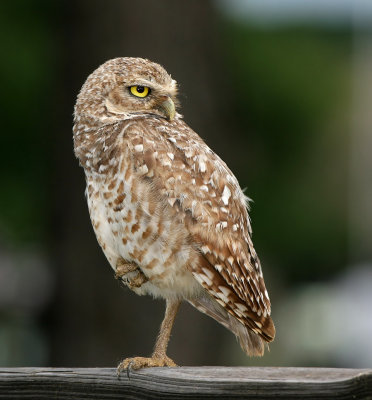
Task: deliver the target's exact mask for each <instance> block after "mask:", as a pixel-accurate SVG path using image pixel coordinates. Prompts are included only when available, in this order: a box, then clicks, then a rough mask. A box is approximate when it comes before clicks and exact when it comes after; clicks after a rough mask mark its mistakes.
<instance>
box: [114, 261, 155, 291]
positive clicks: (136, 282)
mask: <svg viewBox="0 0 372 400" xmlns="http://www.w3.org/2000/svg"><path fill="white" fill-rule="evenodd" d="M131 272H137V273H136V274H135V275H134V276H133V277H128V276H126V275H127V274H129V273H131ZM115 278H116V279H118V280H121V281H123V282H124V283H125V284H127V285H128V286H129V288H130V289H133V288H139V287H141V286H142V285H143V284H144V283H146V282H147V281H148V278H147V277H146V275H145V274H144V273H143V272H142V271H141V269H140V268H139V267H138V265H137V264H136V263H131V262H126V261H125V260H119V261H118V262H117V264H116V271H115Z"/></svg>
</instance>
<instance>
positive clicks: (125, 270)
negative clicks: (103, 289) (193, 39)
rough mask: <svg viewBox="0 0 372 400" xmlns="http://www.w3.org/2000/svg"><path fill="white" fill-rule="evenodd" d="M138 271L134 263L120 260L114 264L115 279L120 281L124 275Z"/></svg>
mask: <svg viewBox="0 0 372 400" xmlns="http://www.w3.org/2000/svg"><path fill="white" fill-rule="evenodd" d="M138 269H139V268H138V265H137V264H136V263H131V262H127V261H125V260H124V259H122V258H120V259H119V260H118V261H117V263H116V271H115V278H116V279H122V278H123V276H124V275H126V274H129V272H134V271H137V270H138Z"/></svg>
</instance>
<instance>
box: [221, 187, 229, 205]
mask: <svg viewBox="0 0 372 400" xmlns="http://www.w3.org/2000/svg"><path fill="white" fill-rule="evenodd" d="M230 196H231V192H230V189H229V188H228V187H227V186H226V185H225V187H224V189H223V192H222V197H221V199H222V202H223V204H225V206H226V205H228V204H229V198H230Z"/></svg>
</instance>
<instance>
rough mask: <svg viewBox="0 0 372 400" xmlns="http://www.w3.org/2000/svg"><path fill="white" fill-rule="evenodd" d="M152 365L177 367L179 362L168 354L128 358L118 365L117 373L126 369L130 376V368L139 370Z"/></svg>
mask: <svg viewBox="0 0 372 400" xmlns="http://www.w3.org/2000/svg"><path fill="white" fill-rule="evenodd" d="M151 367H177V364H176V363H175V362H174V361H173V360H172V359H170V358H169V357H167V356H164V357H133V358H126V359H125V360H123V361H122V362H121V363H120V364H119V365H118V368H117V373H118V376H119V375H120V372H121V371H123V370H124V369H126V370H127V375H128V378H129V369H134V370H137V369H141V368H151Z"/></svg>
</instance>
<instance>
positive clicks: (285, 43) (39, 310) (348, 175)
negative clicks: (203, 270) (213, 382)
mask: <svg viewBox="0 0 372 400" xmlns="http://www.w3.org/2000/svg"><path fill="white" fill-rule="evenodd" d="M0 10H1V13H0V26H1V28H0V29H1V33H2V34H1V38H0V40H1V55H2V62H1V64H0V77H1V96H0V102H1V105H0V108H1V112H2V116H3V117H2V124H1V128H0V129H1V142H0V151H1V153H0V154H1V157H0V165H1V186H0V366H59V367H63V366H65V367H68V366H80V367H94V366H115V365H116V364H117V363H118V362H119V361H120V360H121V359H122V358H124V357H127V356H132V355H146V354H150V353H151V350H152V346H153V344H154V341H155V338H156V335H157V331H158V328H159V325H160V322H161V319H162V316H163V312H164V304H163V302H162V301H159V300H152V299H151V298H145V297H138V296H136V295H135V294H133V293H130V291H129V290H128V289H123V288H121V287H120V286H119V284H118V283H117V281H115V279H114V277H113V272H112V271H111V269H110V267H109V265H108V263H107V262H106V260H105V258H104V256H103V254H102V253H101V250H100V249H99V246H98V244H97V243H96V239H95V236H94V233H93V230H92V228H91V225H90V220H89V216H88V210H87V206H86V203H85V198H84V185H85V182H84V176H83V171H82V169H80V168H79V166H78V162H77V160H76V159H75V158H74V155H73V149H72V133H71V128H72V112H73V105H74V101H75V98H76V95H77V93H78V91H79V89H80V87H81V85H82V84H83V82H84V80H85V79H86V77H87V76H88V74H89V73H91V72H92V71H93V70H94V69H95V68H96V67H97V66H98V65H100V64H101V63H103V62H104V61H106V60H107V59H109V58H113V57H117V56H141V57H146V58H149V59H151V60H154V61H157V62H159V63H161V64H162V65H164V66H165V68H166V69H167V70H168V71H169V72H170V73H171V74H172V76H173V77H174V78H175V79H177V80H178V82H179V84H180V93H181V95H180V100H181V103H182V113H183V114H184V116H185V120H186V121H187V122H188V123H189V125H191V127H192V128H194V130H196V131H197V132H198V133H199V134H200V135H201V136H202V137H203V138H204V139H205V140H206V142H207V143H208V144H209V145H210V146H211V147H212V148H213V149H214V150H215V151H216V152H217V153H218V154H220V155H221V156H222V158H223V159H224V160H225V161H226V162H227V163H228V165H229V166H230V167H231V169H232V170H233V171H234V173H235V174H236V175H237V177H238V179H239V181H240V183H241V185H242V187H246V188H247V190H246V193H247V194H248V195H249V196H250V197H251V198H252V199H253V200H254V202H253V203H252V212H251V217H252V221H253V231H254V236H253V239H254V243H255V246H256V250H257V251H258V254H259V255H260V258H261V261H262V264H263V268H264V274H265V280H266V282H267V286H268V289H269V292H270V295H271V299H272V303H273V318H274V320H275V322H276V326H277V338H276V341H275V342H274V343H273V344H272V345H271V346H270V352H268V353H267V355H265V357H264V358H262V359H249V358H247V357H246V356H245V355H244V354H243V353H242V352H241V350H240V347H239V345H238V344H237V342H236V340H235V338H234V336H233V335H232V334H231V333H229V332H228V331H227V330H225V329H224V328H223V327H221V326H219V325H218V324H217V323H216V322H215V321H213V320H212V319H210V318H208V317H207V316H204V315H202V314H200V313H199V312H197V311H196V310H194V309H192V307H191V306H189V305H187V304H185V305H183V306H182V308H181V311H180V313H179V315H178V317H177V320H176V324H175V328H174V331H173V337H172V339H171V342H170V347H169V355H170V356H172V358H174V359H175V361H176V362H178V363H180V364H182V365H277V366H287V365H291V366H328V367H332V366H340V367H371V366H372V341H371V337H372V314H371V308H372V246H371V238H372V207H371V205H372V184H371V183H372V161H371V160H372V154H371V148H372V131H371V128H372V109H371V104H372V39H371V38H372V35H371V31H372V30H371V27H372V3H371V2H369V1H362V0H354V1H353V0H339V1H332V0H316V1H315V0H314V1H312V2H298V1H296V0H249V1H248V0H247V1H244V0H240V1H239V0H218V1H217V0H215V1H212V0H210V1H207V0H204V1H200V0H188V1H174V0H159V1H151V0H136V1H118V0H108V1H105V2H103V1H98V0H74V1H71V0H68V1H63V2H62V1H60V2H58V1H56V2H50V1H46V0H34V1H33V2H29V1H26V0H13V1H3V2H1V5H0Z"/></svg>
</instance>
